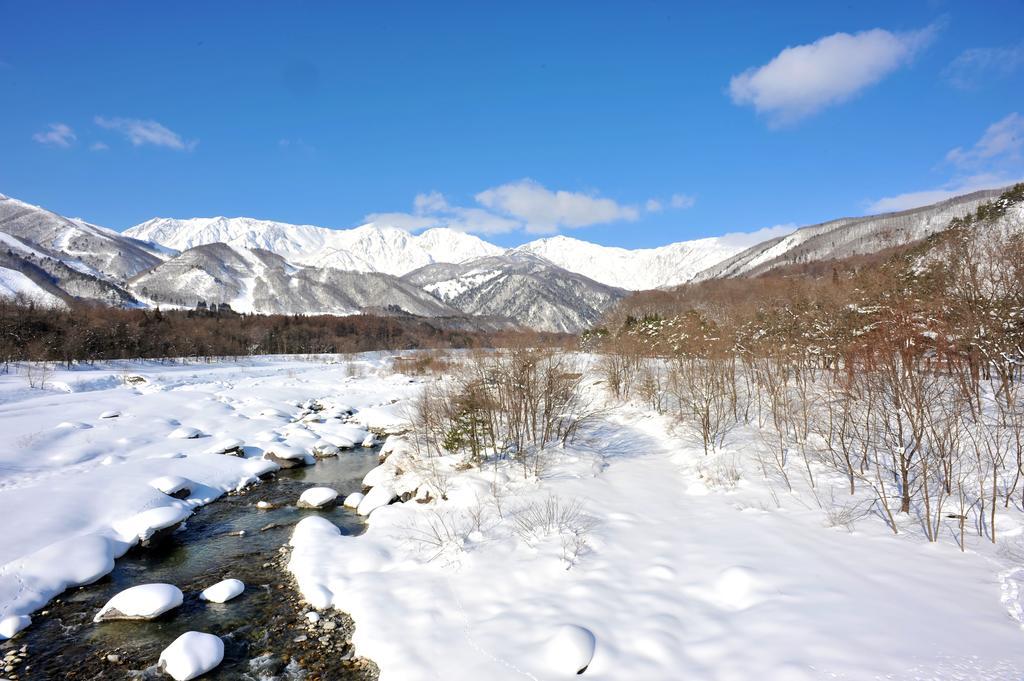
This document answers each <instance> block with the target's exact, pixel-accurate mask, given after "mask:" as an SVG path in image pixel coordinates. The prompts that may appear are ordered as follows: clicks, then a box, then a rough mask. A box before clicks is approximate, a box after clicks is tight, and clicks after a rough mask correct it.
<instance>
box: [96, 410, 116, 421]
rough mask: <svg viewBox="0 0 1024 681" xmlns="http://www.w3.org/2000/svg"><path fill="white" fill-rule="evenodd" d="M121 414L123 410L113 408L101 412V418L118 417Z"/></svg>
mask: <svg viewBox="0 0 1024 681" xmlns="http://www.w3.org/2000/svg"><path fill="white" fill-rule="evenodd" d="M120 415H121V412H119V411H117V410H116V409H113V410H110V411H105V412H103V413H102V414H100V418H101V419H116V418H117V417H118V416H120Z"/></svg>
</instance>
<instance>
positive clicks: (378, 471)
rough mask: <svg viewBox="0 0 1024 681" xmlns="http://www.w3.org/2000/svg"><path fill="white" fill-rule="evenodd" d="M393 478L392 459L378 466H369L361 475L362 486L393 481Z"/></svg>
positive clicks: (393, 464) (374, 485)
mask: <svg viewBox="0 0 1024 681" xmlns="http://www.w3.org/2000/svg"><path fill="white" fill-rule="evenodd" d="M394 480H395V463H394V460H393V459H391V460H388V461H385V462H384V463H382V464H381V465H379V466H376V467H374V468H371V469H370V470H369V471H368V472H367V473H366V475H364V476H363V486H364V487H376V486H378V485H383V484H386V483H390V482H394Z"/></svg>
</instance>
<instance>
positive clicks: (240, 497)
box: [0, 448, 378, 681]
mask: <svg viewBox="0 0 1024 681" xmlns="http://www.w3.org/2000/svg"><path fill="white" fill-rule="evenodd" d="M377 453H378V449H377V448H374V449H358V448H357V449H355V450H352V451H344V452H342V453H341V455H340V456H338V457H335V458H329V459H321V460H319V461H318V462H317V463H316V464H314V465H311V466H306V467H303V468H296V469H291V470H282V471H279V472H278V473H277V474H276V478H274V479H271V480H268V481H265V482H263V483H261V484H258V485H254V486H252V487H249V488H247V489H246V490H244V491H242V492H240V493H237V494H234V493H233V494H230V495H225V496H223V497H221V498H220V499H218V500H217V501H215V502H213V503H211V504H208V505H206V506H204V507H201V508H199V509H197V510H196V512H195V514H194V515H193V516H192V517H191V518H189V519H188V521H187V522H186V525H185V526H184V527H183V528H182V529H180V530H179V531H177V532H175V533H173V534H172V535H170V536H169V537H168V538H167V539H166V540H165V541H164V542H163V543H161V544H159V545H157V546H153V547H150V548H145V549H143V548H139V547H135V548H133V549H131V550H130V551H129V552H128V553H126V554H125V555H124V556H123V557H121V558H120V559H118V560H117V564H116V566H115V567H114V570H113V571H112V572H111V573H110V574H109V575H107V576H106V577H103V578H102V579H100V580H99V581H98V582H95V583H93V584H90V585H88V586H84V587H79V588H76V589H70V590H68V591H66V592H64V593H63V594H61V595H60V596H59V597H58V598H56V599H54V600H53V601H51V602H50V603H49V604H48V605H47V606H46V607H45V608H43V609H42V610H41V611H39V612H37V613H35V614H34V615H33V623H32V626H31V627H29V628H28V629H27V630H25V631H24V632H23V633H22V635H20V636H18V637H16V638H15V639H13V640H11V641H6V642H4V643H3V644H2V645H0V658H2V657H3V656H4V655H5V654H7V653H8V652H9V651H12V650H14V651H17V650H21V649H22V647H25V648H26V655H25V657H26V659H25V660H24V661H23V662H22V663H21V664H19V665H17V668H16V669H15V670H14V672H13V673H12V672H7V673H3V674H0V676H3V677H4V678H12V679H18V680H19V681H21V680H29V679H40V680H43V679H46V680H50V679H122V678H123V679H169V678H170V677H168V676H165V675H163V674H161V673H159V672H158V671H157V670H156V667H155V665H156V662H157V659H158V658H159V656H160V651H161V650H163V649H164V648H165V647H166V646H167V645H168V644H170V643H171V642H172V641H173V640H174V639H175V638H177V637H178V636H179V635H180V634H182V633H184V632H186V631H190V630H192V631H204V632H208V633H212V634H216V635H218V636H220V637H221V638H222V639H223V640H224V661H223V662H222V663H221V664H220V666H219V667H217V668H216V669H215V670H213V671H211V672H209V673H208V674H205V675H204V676H202V677H201V678H203V679H247V680H250V681H271V680H275V679H282V680H284V679H310V680H312V679H324V680H328V679H338V680H342V681H349V680H356V679H360V680H361V679H373V678H376V667H375V666H374V665H373V663H372V662H369V661H367V660H360V659H358V658H354V657H353V653H352V647H351V636H352V631H353V626H352V621H351V619H350V618H349V617H348V616H347V615H344V614H343V613H338V612H334V611H326V612H322V613H320V616H321V620H320V621H319V622H317V623H310V622H309V621H308V620H307V618H306V617H305V616H304V612H305V611H308V610H309V608H303V606H302V605H301V604H300V603H299V596H298V594H297V593H296V590H295V589H294V587H293V584H292V582H291V577H290V575H288V573H287V572H286V571H285V570H284V563H285V562H287V559H288V555H287V553H285V552H284V550H283V549H282V547H283V546H285V545H286V544H287V543H288V539H289V538H290V536H291V528H292V526H293V525H294V524H295V523H297V522H298V521H299V520H301V519H302V518H303V517H305V516H306V515H309V514H317V515H322V516H324V517H325V518H328V519H330V520H331V521H332V522H333V523H334V524H335V525H337V526H338V527H339V528H341V531H342V532H343V533H345V534H358V533H360V532H361V531H362V530H363V522H362V520H361V519H360V518H359V517H358V516H357V515H356V514H355V513H354V512H352V511H350V510H348V509H345V508H342V507H341V503H340V502H341V500H342V499H343V498H344V497H345V495H347V494H349V493H351V492H357V491H359V490H360V487H361V481H362V478H363V476H364V475H365V474H366V472H367V471H369V470H370V469H371V468H373V467H374V466H376V465H377V455H378V454H377ZM315 485H323V486H327V487H332V488H334V489H336V490H337V491H338V492H339V497H338V505H337V506H336V507H335V508H332V509H330V510H324V511H317V510H308V509H299V508H296V507H295V503H296V501H297V500H298V498H299V495H300V494H301V493H302V491H303V490H305V489H307V488H308V487H312V486H315ZM258 501H267V502H270V503H271V504H274V505H275V506H276V508H273V509H270V510H261V509H258V508H257V507H256V503H257V502H258ZM268 525H274V526H272V527H270V528H269V529H268V528H267V526H268ZM240 531H244V535H241V536H239V534H238V533H239V532H240ZM229 577H234V578H237V579H240V580H242V581H243V582H244V583H245V591H244V592H243V593H242V594H241V595H240V596H238V597H237V598H235V599H233V600H230V601H228V602H227V603H223V604H218V603H207V602H205V601H201V600H200V599H199V592H200V591H202V590H203V589H204V588H206V587H207V586H210V585H212V584H214V583H216V582H218V581H220V580H222V579H226V578H229ZM151 582H167V583H169V584H174V585H176V586H177V587H179V588H180V589H181V590H182V591H183V592H184V593H185V601H184V603H183V604H182V606H181V607H179V608H176V609H174V610H171V611H170V612H168V613H166V614H165V615H163V616H162V617H160V618H158V619H156V620H153V621H149V622H140V621H111V622H103V623H99V624H94V623H93V621H92V618H93V616H94V615H95V614H96V612H97V611H98V610H99V609H100V608H101V607H102V606H103V605H104V604H105V603H106V602H107V601H108V600H109V599H110V598H111V597H112V596H113V595H114V594H116V593H118V592H119V591H122V590H124V589H127V588H128V587H131V586H135V585H137V584H144V583H151ZM2 668H3V664H0V669H2Z"/></svg>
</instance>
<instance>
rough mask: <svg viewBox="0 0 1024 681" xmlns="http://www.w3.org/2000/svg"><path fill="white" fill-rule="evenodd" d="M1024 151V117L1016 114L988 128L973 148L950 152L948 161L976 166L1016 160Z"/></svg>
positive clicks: (959, 148)
mask: <svg viewBox="0 0 1024 681" xmlns="http://www.w3.org/2000/svg"><path fill="white" fill-rule="evenodd" d="M1022 149H1024V116H1021V115H1020V114H1019V113H1017V112H1014V113H1011V114H1010V115H1008V116H1006V117H1005V118H1003V119H1001V120H998V121H996V122H995V123H993V124H992V125H990V126H988V128H987V129H986V130H985V134H984V135H982V136H981V139H979V140H978V141H977V142H976V143H975V144H974V146H973V147H971V148H970V149H967V150H964V149H963V148H962V147H957V148H956V149H952V150H950V152H949V153H948V154H946V160H947V161H951V162H952V163H955V164H957V165H959V166H970V165H976V164H978V163H981V162H985V161H991V160H992V159H999V158H1002V159H1009V160H1014V159H1017V158H1019V157H1020V153H1021V150H1022Z"/></svg>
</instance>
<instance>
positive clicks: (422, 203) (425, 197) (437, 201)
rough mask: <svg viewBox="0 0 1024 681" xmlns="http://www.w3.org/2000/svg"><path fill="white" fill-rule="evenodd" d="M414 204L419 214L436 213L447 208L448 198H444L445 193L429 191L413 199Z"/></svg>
mask: <svg viewBox="0 0 1024 681" xmlns="http://www.w3.org/2000/svg"><path fill="white" fill-rule="evenodd" d="M412 205H413V208H414V209H415V211H416V213H417V214H423V213H435V212H437V211H442V210H447V209H448V200H447V199H445V198H444V194H442V193H441V192H429V193H427V194H417V195H416V198H415V199H413V201H412Z"/></svg>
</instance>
